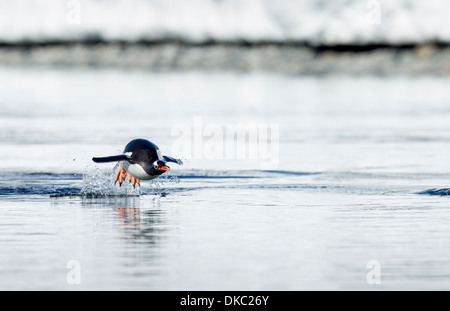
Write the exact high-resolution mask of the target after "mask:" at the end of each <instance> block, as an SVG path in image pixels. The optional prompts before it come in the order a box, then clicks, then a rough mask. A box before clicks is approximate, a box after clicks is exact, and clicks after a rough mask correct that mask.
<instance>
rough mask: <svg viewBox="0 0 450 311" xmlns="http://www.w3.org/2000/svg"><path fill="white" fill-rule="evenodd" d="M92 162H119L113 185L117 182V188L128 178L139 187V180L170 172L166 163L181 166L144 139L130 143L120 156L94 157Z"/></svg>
mask: <svg viewBox="0 0 450 311" xmlns="http://www.w3.org/2000/svg"><path fill="white" fill-rule="evenodd" d="M92 161H94V162H95V163H108V162H119V168H118V169H117V172H116V176H115V178H114V184H116V183H117V181H118V182H119V186H122V182H123V181H124V180H125V179H126V178H128V180H129V182H130V183H131V184H132V185H133V187H135V186H136V184H138V185H139V186H140V185H141V184H140V181H141V180H150V179H154V178H156V177H158V176H160V175H162V174H164V173H165V172H168V171H170V167H169V166H167V162H173V163H177V164H178V165H182V164H183V162H182V161H181V160H179V159H174V158H172V157H168V156H165V155H162V154H161V151H160V150H159V148H158V146H156V145H155V144H154V143H152V142H151V141H148V140H146V139H134V140H132V141H130V142H129V143H128V144H127V145H126V146H125V149H124V151H123V154H121V155H114V156H109V157H94V158H92Z"/></svg>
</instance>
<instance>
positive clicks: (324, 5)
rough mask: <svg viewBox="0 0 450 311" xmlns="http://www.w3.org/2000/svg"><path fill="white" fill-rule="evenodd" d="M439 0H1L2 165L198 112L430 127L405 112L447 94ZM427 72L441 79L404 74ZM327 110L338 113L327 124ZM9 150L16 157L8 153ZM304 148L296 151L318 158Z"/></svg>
mask: <svg viewBox="0 0 450 311" xmlns="http://www.w3.org/2000/svg"><path fill="white" fill-rule="evenodd" d="M447 7H448V4H447V2H445V1H443V0H433V1H427V2H423V1H412V0H401V1H400V0H399V1H395V2H394V1H375V0H353V1H352V0H339V1H332V2H330V1H321V0H302V1H295V0H281V1H276V2H274V1H269V0H246V1H238V0H192V1H182V0H179V1H178V0H171V1H167V0H164V1H163V0H126V1H125V0H110V1H102V0H35V1H28V0H17V1H6V0H1V1H0V73H1V74H0V85H1V88H0V118H1V119H0V121H1V122H0V127H1V131H0V141H1V142H2V143H3V144H6V145H8V146H9V147H8V148H3V150H4V151H3V152H4V154H2V155H1V156H2V158H3V159H4V161H3V162H2V163H4V164H3V165H4V167H5V169H8V168H10V169H12V170H14V169H18V168H21V169H23V165H26V166H27V167H29V168H30V169H32V170H33V169H37V168H36V163H34V162H33V159H32V158H30V157H28V156H24V155H25V154H29V149H27V147H26V146H27V145H29V144H40V145H42V144H46V145H51V146H52V150H53V151H52V153H51V154H47V155H46V156H44V157H39V160H38V163H39V165H40V166H41V167H40V168H39V169H38V170H41V169H43V168H45V167H49V168H51V169H62V170H64V169H67V170H69V171H72V170H81V171H82V170H83V169H84V166H85V165H86V164H87V163H89V157H88V156H87V154H90V153H95V152H112V151H114V152H117V151H118V150H117V149H118V148H119V147H116V148H115V149H114V150H108V149H107V148H106V146H108V145H111V144H114V145H115V146H122V145H123V144H124V142H126V141H128V140H130V139H132V138H135V137H142V136H143V137H150V138H152V139H155V140H157V141H159V142H160V144H162V147H164V148H165V149H166V150H167V149H170V146H171V144H172V142H173V140H174V137H172V136H171V130H172V129H173V127H174V126H175V125H177V124H178V125H179V124H187V125H189V126H191V125H192V124H193V119H194V117H195V116H200V117H203V118H204V122H205V124H207V123H214V124H219V125H225V124H226V123H232V124H237V123H259V124H272V123H274V124H285V126H282V127H281V129H280V130H281V137H282V138H283V139H284V142H289V139H291V138H292V139H294V140H297V141H303V142H307V141H310V140H315V141H320V140H321V139H325V140H327V139H328V138H329V137H330V136H333V137H338V138H339V137H340V138H342V137H348V138H352V137H356V136H364V137H372V135H376V136H379V135H382V136H383V137H385V136H386V135H387V136H392V135H403V136H405V135H406V136H408V137H409V135H413V136H414V137H416V138H417V137H419V139H428V138H423V137H422V138H420V137H421V136H423V135H425V136H426V134H424V133H425V132H424V131H423V130H424V129H423V128H417V127H414V126H415V125H417V120H416V119H414V120H411V118H410V119H404V118H405V117H407V115H406V114H405V112H408V111H410V110H411V109H414V108H413V107H416V108H417V109H419V110H417V109H416V110H415V111H416V112H417V113H421V112H422V111H421V109H424V107H425V106H426V105H428V106H429V107H430V106H432V105H433V102H436V101H437V102H439V103H438V104H437V105H440V103H441V102H442V101H445V100H447V99H448V96H447V92H446V91H445V90H443V89H445V88H446V87H445V85H444V84H445V82H444V81H445V78H446V77H447V76H448V74H449V73H450V62H449V60H450V48H449V42H450V27H448V22H447V19H446V16H445V14H446V12H447V10H446V8H447ZM342 77H347V82H344V80H342ZM368 77H369V78H370V79H372V80H370V79H369V80H367V78H368ZM401 77H403V78H401ZM406 77H407V80H405V78H406ZM424 77H428V78H430V77H434V78H439V77H440V78H442V79H441V80H439V81H440V82H438V83H434V82H430V81H429V80H427V81H424V82H423V83H422V82H418V81H416V80H415V82H413V81H412V80H408V79H410V78H413V79H416V78H424ZM360 78H363V79H362V80H361V79H360ZM333 79H334V80H333ZM390 79H394V80H393V81H391V80H390ZM399 79H400V80H399ZM402 79H403V80H402ZM327 81H328V82H327ZM380 81H386V82H385V83H383V82H380ZM410 83H414V84H415V85H416V86H414V87H413V86H410V85H411V84H410ZM442 83H444V84H442ZM359 84H361V85H359ZM430 87H431V88H433V89H435V88H437V89H438V90H434V91H433V92H429V90H430ZM388 89H390V90H388ZM424 92H426V93H427V94H426V95H425V94H424ZM387 93H389V94H390V95H389V96H385V95H386V94H387ZM418 93H419V94H418ZM418 96H422V97H423V96H432V98H430V99H432V100H433V101H429V102H428V103H426V104H425V103H424V102H423V101H421V99H418ZM399 102H404V103H408V104H406V106H402V105H400V104H399ZM414 102H415V104H413V103H414ZM377 105H381V106H382V107H384V108H380V107H381V106H380V107H379V109H381V110H379V111H378V113H379V114H382V115H383V116H384V117H385V116H390V117H391V118H390V119H391V121H392V123H390V124H388V125H386V127H387V128H389V129H387V130H386V129H385V130H384V131H383V132H380V131H379V130H380V129H381V127H380V125H382V123H383V122H387V121H388V120H387V119H386V118H384V117H381V116H380V118H379V119H377V120H374V121H373V124H375V123H378V127H377V128H376V129H374V128H373V127H372V128H367V127H368V124H370V122H369V123H368V118H370V116H371V115H373V114H374V113H375V112H376V111H377V110H376V108H375V107H376V106H377ZM424 105H425V106H424ZM293 107H294V108H293ZM386 107H389V108H388V110H386V109H385V108H386ZM440 107H441V106H440ZM330 109H331V110H330ZM374 109H375V112H374ZM391 110H398V111H399V114H401V117H402V118H403V119H396V118H395V117H394V115H393V114H392V111H391ZM336 111H339V112H340V113H341V114H342V115H344V116H347V117H348V118H349V121H350V123H354V124H353V126H351V124H350V123H349V122H347V121H346V119H345V117H342V116H341V118H334V117H333V114H335V112H336ZM426 113H431V111H430V110H427V112H426ZM439 116H442V111H441V110H440V109H438V111H436V117H439ZM327 118H331V121H332V122H338V123H336V124H335V126H334V127H333V126H328V127H329V128H327V125H326V124H328V123H329V122H328V121H327ZM388 119H389V118H388ZM318 120H320V122H316V121H318ZM363 120H364V121H363ZM402 120H403V121H402ZM358 122H360V123H358ZM399 124H402V127H403V130H404V133H400V132H399V131H400V129H399V127H398V125H399ZM319 125H321V126H322V125H323V126H322V127H320V129H318V128H317V126H319ZM392 126H393V127H392ZM375 130H376V133H375ZM391 130H392V131H395V132H392V131H391ZM369 131H371V132H369ZM390 131H391V132H390ZM412 132H413V133H414V134H411V133H412ZM440 134H441V133H440ZM440 134H439V135H440ZM442 134H443V135H445V133H442ZM433 135H435V133H434V134H433ZM328 142H329V141H328ZM102 146H103V148H102ZM67 148H69V149H67ZM120 148H121V147H120ZM282 148H284V150H286V151H284V152H282V155H283V154H286V153H287V152H289V153H294V154H295V156H296V157H297V158H302V157H303V156H304V155H305V153H304V152H300V149H299V148H298V146H292V148H288V147H287V146H285V147H282ZM11 149H13V150H15V151H16V152H15V153H16V154H17V155H18V156H22V158H21V159H20V161H15V162H13V163H9V161H8V160H7V159H8V157H9V155H10V154H11ZM105 149H106V150H105ZM6 150H8V151H6ZM68 150H69V151H70V152H68ZM308 150H311V148H308ZM302 151H303V150H302ZM34 152H35V153H36V152H37V151H36V150H35V151H34ZM67 154H71V156H70V157H68V158H67V159H66V158H64V157H65V156H67ZM320 154H322V151H320ZM17 155H16V156H17ZM309 156H310V155H309ZM309 156H308V157H307V158H305V159H303V160H304V161H303V162H304V163H311V162H312V161H314V160H313V159H311V158H310V157H309ZM181 157H184V158H185V159H187V158H190V157H192V155H190V154H183V155H181ZM61 158H64V162H61ZM80 158H81V159H83V161H82V162H80V161H78V162H76V161H74V160H76V159H80ZM314 158H316V157H314ZM194 160H195V159H194ZM282 160H283V159H282ZM285 160H289V157H286V159H285ZM326 162H329V160H327V161H322V163H326ZM67 163H70V168H69V167H68V166H67ZM196 164H198V163H196ZM202 165H204V163H202ZM211 165H212V167H214V165H217V164H216V163H213V164H211ZM246 165H249V164H248V163H246ZM250 165H251V163H250ZM317 166H318V167H319V168H321V167H324V164H320V163H315V164H314V167H317ZM255 167H259V166H255ZM332 167H333V166H329V167H328V166H326V165H325V168H332Z"/></svg>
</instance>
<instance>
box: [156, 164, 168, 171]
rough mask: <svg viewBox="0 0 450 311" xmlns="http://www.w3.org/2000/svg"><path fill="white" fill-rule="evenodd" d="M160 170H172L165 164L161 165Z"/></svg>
mask: <svg viewBox="0 0 450 311" xmlns="http://www.w3.org/2000/svg"><path fill="white" fill-rule="evenodd" d="M158 170H160V171H166V172H168V171H170V167H168V166H167V165H164V166H161V167H159V168H158Z"/></svg>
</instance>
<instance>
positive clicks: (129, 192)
mask: <svg viewBox="0 0 450 311" xmlns="http://www.w3.org/2000/svg"><path fill="white" fill-rule="evenodd" d="M116 167H117V165H116ZM116 167H114V169H113V171H111V172H105V171H102V170H100V169H99V168H98V167H94V168H89V167H88V168H87V169H86V171H85V173H84V174H83V185H82V188H81V192H80V194H81V196H83V197H93V198H97V197H111V196H120V197H128V196H139V195H140V190H139V187H138V186H137V187H136V188H133V186H132V185H131V184H130V183H128V182H127V181H125V182H123V183H122V186H120V187H119V184H114V171H115V169H116Z"/></svg>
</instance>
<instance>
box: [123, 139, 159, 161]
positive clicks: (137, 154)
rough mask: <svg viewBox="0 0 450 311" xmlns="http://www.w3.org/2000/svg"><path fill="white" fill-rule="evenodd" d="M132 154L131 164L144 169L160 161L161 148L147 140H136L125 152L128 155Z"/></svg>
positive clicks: (126, 147)
mask: <svg viewBox="0 0 450 311" xmlns="http://www.w3.org/2000/svg"><path fill="white" fill-rule="evenodd" d="M129 152H131V161H130V163H133V162H134V163H137V164H139V165H141V166H142V167H146V166H148V165H152V163H153V162H155V161H156V160H158V159H159V154H160V152H159V148H158V146H156V145H155V144H154V143H152V142H150V141H148V140H146V139H134V140H132V141H130V142H129V143H128V144H127V145H126V146H125V149H124V151H123V153H125V154H127V153H129Z"/></svg>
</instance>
